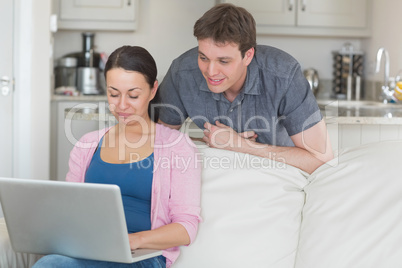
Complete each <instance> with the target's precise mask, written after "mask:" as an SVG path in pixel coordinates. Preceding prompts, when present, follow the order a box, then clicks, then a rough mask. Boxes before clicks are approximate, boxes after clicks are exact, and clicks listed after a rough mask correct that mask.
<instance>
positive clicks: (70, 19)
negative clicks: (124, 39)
mask: <svg viewBox="0 0 402 268" xmlns="http://www.w3.org/2000/svg"><path fill="white" fill-rule="evenodd" d="M57 1H58V2H57V7H56V8H57V9H58V15H59V28H60V29H83V30H135V29H136V26H137V20H138V18H137V16H138V14H137V12H138V0H57Z"/></svg>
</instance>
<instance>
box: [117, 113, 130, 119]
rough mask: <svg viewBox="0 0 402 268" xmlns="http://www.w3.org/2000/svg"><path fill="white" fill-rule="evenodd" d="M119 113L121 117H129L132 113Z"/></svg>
mask: <svg viewBox="0 0 402 268" xmlns="http://www.w3.org/2000/svg"><path fill="white" fill-rule="evenodd" d="M117 115H118V116H119V117H123V118H127V117H129V116H130V115H131V114H128V113H117Z"/></svg>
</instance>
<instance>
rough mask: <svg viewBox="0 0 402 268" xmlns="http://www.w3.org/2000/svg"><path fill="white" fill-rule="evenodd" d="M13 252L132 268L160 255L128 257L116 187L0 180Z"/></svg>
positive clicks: (149, 252) (148, 251)
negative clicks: (129, 266)
mask: <svg viewBox="0 0 402 268" xmlns="http://www.w3.org/2000/svg"><path fill="white" fill-rule="evenodd" d="M0 202H1V205H2V207H3V213H4V217H5V221H6V225H7V229H8V232H9V236H10V241H11V245H12V247H13V249H14V251H17V252H24V253H34V254H41V255H47V254H60V255H65V256H70V257H74V258H80V259H91V260H100V261H111V262H121V263H132V262H137V261H141V260H144V259H147V258H152V257H155V256H158V255H161V254H162V251H161V250H152V249H138V250H135V251H133V252H132V251H131V249H130V245H129V239H128V232H127V225H126V220H125V216H124V210H123V203H122V198H121V193H120V188H119V187H118V186H117V185H108V184H96V183H74V182H63V181H49V180H30V179H16V178H0Z"/></svg>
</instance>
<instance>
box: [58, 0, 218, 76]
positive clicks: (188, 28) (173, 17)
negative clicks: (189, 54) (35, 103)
mask: <svg viewBox="0 0 402 268" xmlns="http://www.w3.org/2000/svg"><path fill="white" fill-rule="evenodd" d="M214 5H215V0H202V1H188V0H169V1H166V0H152V1H140V12H139V25H138V30H136V31H135V32H104V31H102V32H96V35H95V45H96V48H95V50H96V51H97V52H105V53H107V54H110V53H111V52H112V51H113V50H115V49H116V48H118V47H120V46H122V45H139V46H143V47H145V48H146V49H147V50H148V51H149V52H150V53H151V54H152V56H153V57H154V58H155V61H156V63H157V66H158V72H159V75H158V78H159V79H161V78H162V76H163V75H164V74H165V73H166V72H167V70H168V68H169V66H170V63H171V61H172V60H173V59H174V58H176V57H177V56H178V55H180V54H181V53H183V52H184V51H186V50H188V49H190V48H192V47H194V46H196V45H197V42H196V39H195V37H193V26H194V23H195V21H196V20H197V19H198V18H199V17H201V16H202V14H204V12H205V11H207V10H208V9H210V8H211V7H213V6H214ZM54 37H55V57H56V58H58V57H61V56H63V55H65V54H67V53H70V52H77V51H82V37H81V31H66V30H64V31H63V30H61V31H59V32H57V33H56V34H55V36H54Z"/></svg>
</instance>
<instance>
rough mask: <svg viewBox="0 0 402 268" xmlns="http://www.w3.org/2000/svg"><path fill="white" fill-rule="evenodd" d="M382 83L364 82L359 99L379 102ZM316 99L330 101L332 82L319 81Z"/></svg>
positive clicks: (326, 80) (327, 80)
mask: <svg viewBox="0 0 402 268" xmlns="http://www.w3.org/2000/svg"><path fill="white" fill-rule="evenodd" d="M381 86H382V82H378V81H367V80H364V83H363V90H362V96H361V99H364V100H373V101H378V100H380V96H381ZM316 97H317V99H331V98H333V94H332V80H329V79H322V80H320V87H319V90H318V93H317V96H316Z"/></svg>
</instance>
